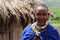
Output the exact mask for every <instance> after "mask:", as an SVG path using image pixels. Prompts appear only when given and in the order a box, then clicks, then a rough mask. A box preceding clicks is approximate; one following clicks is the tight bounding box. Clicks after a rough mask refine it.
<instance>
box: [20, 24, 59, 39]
mask: <svg viewBox="0 0 60 40" xmlns="http://www.w3.org/2000/svg"><path fill="white" fill-rule="evenodd" d="M35 36H36V37H38V38H40V39H41V40H60V37H59V34H58V32H57V30H56V29H55V28H54V27H53V26H51V25H50V24H48V25H47V27H46V30H45V31H43V32H41V33H40V34H39V35H36V34H35V33H34V32H33V30H32V28H31V25H30V24H29V25H28V26H27V27H26V28H25V29H24V30H23V32H22V35H21V38H20V40H34V37H35Z"/></svg>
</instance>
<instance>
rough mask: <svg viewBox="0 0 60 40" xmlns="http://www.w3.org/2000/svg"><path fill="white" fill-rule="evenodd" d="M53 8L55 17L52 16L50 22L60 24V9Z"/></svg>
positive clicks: (55, 24)
mask: <svg viewBox="0 0 60 40" xmlns="http://www.w3.org/2000/svg"><path fill="white" fill-rule="evenodd" d="M51 10H52V11H53V12H54V15H55V18H53V17H52V18H51V22H50V23H51V24H53V25H54V26H60V9H58V8H51ZM58 24H59V25H58Z"/></svg>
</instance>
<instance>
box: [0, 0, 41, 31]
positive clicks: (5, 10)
mask: <svg viewBox="0 0 60 40" xmlns="http://www.w3.org/2000/svg"><path fill="white" fill-rule="evenodd" d="M40 2H41V1H40V0H0V28H3V27H4V28H3V29H0V31H1V30H5V27H7V28H8V27H10V26H11V25H13V24H14V23H16V22H17V20H18V21H20V24H21V25H23V26H26V25H27V24H28V23H30V22H33V21H31V20H33V19H34V15H33V12H34V11H35V10H34V6H35V5H37V4H39V3H40ZM7 30H8V29H7Z"/></svg>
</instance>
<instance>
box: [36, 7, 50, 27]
mask: <svg viewBox="0 0 60 40" xmlns="http://www.w3.org/2000/svg"><path fill="white" fill-rule="evenodd" d="M35 18H36V22H37V24H38V26H44V25H45V24H46V22H47V20H48V18H49V14H48V9H47V8H45V7H42V8H40V9H37V10H36V12H35Z"/></svg>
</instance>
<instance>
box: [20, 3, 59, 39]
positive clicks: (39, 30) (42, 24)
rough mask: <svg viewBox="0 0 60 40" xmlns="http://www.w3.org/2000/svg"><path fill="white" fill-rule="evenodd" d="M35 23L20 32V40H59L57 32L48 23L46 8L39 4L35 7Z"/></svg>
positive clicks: (48, 15) (48, 16) (48, 14)
mask: <svg viewBox="0 0 60 40" xmlns="http://www.w3.org/2000/svg"><path fill="white" fill-rule="evenodd" d="M34 16H35V19H36V22H34V23H32V24H29V25H28V26H27V27H26V28H25V29H24V30H23V32H22V35H21V39H20V40H60V38H59V34H58V32H57V30H56V29H55V28H54V27H53V26H52V25H50V24H49V23H48V20H49V18H50V13H49V12H48V7H47V6H46V5H45V4H43V3H40V4H38V5H37V6H36V7H35V12H34Z"/></svg>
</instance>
